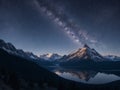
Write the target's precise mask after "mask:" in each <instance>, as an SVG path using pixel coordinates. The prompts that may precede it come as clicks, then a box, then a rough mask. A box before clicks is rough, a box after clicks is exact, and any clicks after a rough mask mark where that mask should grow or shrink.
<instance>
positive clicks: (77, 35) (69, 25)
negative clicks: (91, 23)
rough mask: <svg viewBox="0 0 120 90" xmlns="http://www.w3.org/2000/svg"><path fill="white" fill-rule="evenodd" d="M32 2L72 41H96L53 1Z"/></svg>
mask: <svg viewBox="0 0 120 90" xmlns="http://www.w3.org/2000/svg"><path fill="white" fill-rule="evenodd" d="M33 4H34V5H35V7H36V8H37V10H38V11H39V12H40V13H44V14H45V15H46V16H47V17H49V18H50V19H51V20H53V21H54V23H55V24H57V25H58V26H59V27H61V28H62V30H64V31H65V32H66V33H67V35H68V36H69V37H70V38H71V39H72V40H73V41H74V42H76V43H78V44H80V45H82V44H85V43H87V44H96V43H97V40H95V39H94V38H93V37H91V36H89V35H88V32H87V31H85V30H84V31H83V30H81V29H80V27H79V25H77V24H76V23H75V22H73V20H72V19H71V18H70V19H69V18H68V17H67V15H66V14H65V12H64V11H62V10H61V9H60V8H59V7H57V6H55V5H54V3H51V2H50V1H49V0H33Z"/></svg>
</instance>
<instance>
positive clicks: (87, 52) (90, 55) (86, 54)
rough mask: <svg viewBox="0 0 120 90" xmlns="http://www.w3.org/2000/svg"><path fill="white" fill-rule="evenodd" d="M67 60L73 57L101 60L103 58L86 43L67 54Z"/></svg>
mask: <svg viewBox="0 0 120 90" xmlns="http://www.w3.org/2000/svg"><path fill="white" fill-rule="evenodd" d="M67 57H68V58H67V60H73V59H92V60H94V61H102V60H103V59H104V58H103V57H102V56H101V55H100V54H99V53H98V52H97V51H96V50H95V49H91V48H90V47H89V46H88V45H86V44H85V45H84V46H83V48H80V49H78V50H77V51H76V52H74V53H72V54H69V55H68V56H67Z"/></svg>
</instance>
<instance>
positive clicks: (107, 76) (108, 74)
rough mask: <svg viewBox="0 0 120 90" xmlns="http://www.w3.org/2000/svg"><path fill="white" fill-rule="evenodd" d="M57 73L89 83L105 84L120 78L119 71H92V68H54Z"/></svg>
mask: <svg viewBox="0 0 120 90" xmlns="http://www.w3.org/2000/svg"><path fill="white" fill-rule="evenodd" d="M53 72H54V73H56V74H57V75H59V76H61V77H63V78H66V79H69V80H73V81H77V82H82V83H89V84H105V83H109V82H112V81H116V80H120V71H101V72H100V71H99V72H98V71H92V70H68V69H65V70H64V69H62V70H54V71H53Z"/></svg>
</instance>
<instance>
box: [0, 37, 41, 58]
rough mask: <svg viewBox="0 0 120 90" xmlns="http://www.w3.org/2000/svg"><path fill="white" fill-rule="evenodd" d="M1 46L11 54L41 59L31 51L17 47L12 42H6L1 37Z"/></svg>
mask: <svg viewBox="0 0 120 90" xmlns="http://www.w3.org/2000/svg"><path fill="white" fill-rule="evenodd" d="M0 48H2V49H3V50H5V51H7V52H8V53H9V54H13V55H17V56H20V57H23V58H28V59H39V57H37V56H36V55H34V54H33V53H31V52H24V51H23V50H22V49H16V48H15V47H14V46H13V45H12V44H11V43H6V42H5V41H3V40H1V39H0Z"/></svg>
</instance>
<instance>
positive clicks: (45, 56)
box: [40, 53, 62, 61]
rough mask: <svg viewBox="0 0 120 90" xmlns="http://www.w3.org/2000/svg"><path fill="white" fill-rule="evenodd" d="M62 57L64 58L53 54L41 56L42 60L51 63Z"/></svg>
mask: <svg viewBox="0 0 120 90" xmlns="http://www.w3.org/2000/svg"><path fill="white" fill-rule="evenodd" d="M61 57H62V56H61V55H58V54H52V53H48V54H43V55H40V58H41V59H45V60H50V61H54V60H57V59H60V58H61Z"/></svg>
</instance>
